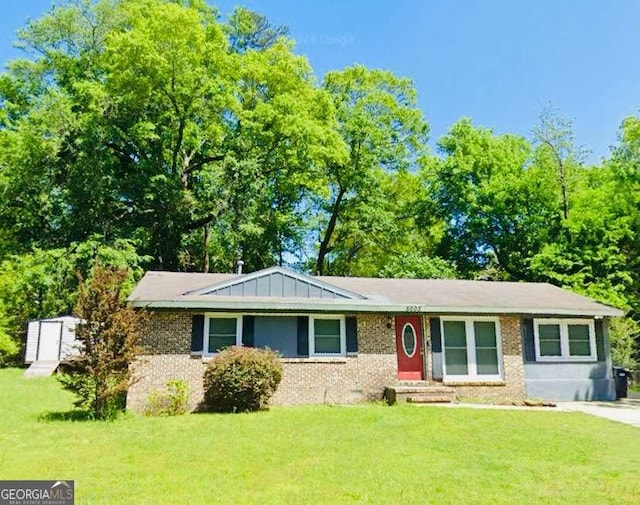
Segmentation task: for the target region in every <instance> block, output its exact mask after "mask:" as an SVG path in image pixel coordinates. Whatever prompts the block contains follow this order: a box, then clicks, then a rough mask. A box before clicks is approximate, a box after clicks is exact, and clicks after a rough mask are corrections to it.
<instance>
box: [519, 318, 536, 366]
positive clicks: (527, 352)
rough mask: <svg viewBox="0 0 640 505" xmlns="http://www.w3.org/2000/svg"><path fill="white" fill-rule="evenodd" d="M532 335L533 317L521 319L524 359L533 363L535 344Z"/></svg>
mask: <svg viewBox="0 0 640 505" xmlns="http://www.w3.org/2000/svg"><path fill="white" fill-rule="evenodd" d="M534 338H535V337H534V335H533V319H530V318H526V319H523V320H522V340H523V346H524V361H525V362H530V363H533V362H535V360H536V344H535V341H534Z"/></svg>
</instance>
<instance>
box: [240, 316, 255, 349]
mask: <svg viewBox="0 0 640 505" xmlns="http://www.w3.org/2000/svg"><path fill="white" fill-rule="evenodd" d="M254 321H255V317H254V316H242V345H243V346H245V347H253V333H254V332H253V328H254V324H253V323H254Z"/></svg>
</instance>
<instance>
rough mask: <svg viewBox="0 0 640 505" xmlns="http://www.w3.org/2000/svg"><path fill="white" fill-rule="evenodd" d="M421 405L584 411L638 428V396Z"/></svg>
mask: <svg viewBox="0 0 640 505" xmlns="http://www.w3.org/2000/svg"><path fill="white" fill-rule="evenodd" d="M416 405H421V406H423V405H424V406H437V407H450V408H472V409H504V410H512V409H518V410H529V411H532V410H538V411H544V412H584V413H585V414H590V415H592V416H598V417H604V418H606V419H610V420H612V421H617V422H619V423H624V424H630V425H631V426H635V427H637V428H640V398H623V399H621V400H618V401H615V402H556V407H520V406H511V405H491V404H486V403H425V404H416Z"/></svg>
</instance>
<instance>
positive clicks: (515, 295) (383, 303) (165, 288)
mask: <svg viewBox="0 0 640 505" xmlns="http://www.w3.org/2000/svg"><path fill="white" fill-rule="evenodd" d="M296 286H297V287H296ZM305 286H306V287H305ZM302 288H304V289H302ZM129 301H130V302H131V303H132V305H134V306H136V307H147V308H157V309H161V308H166V309H169V308H179V309H196V310H202V311H207V310H211V311H245V312H246V311H253V312H292V313H294V312H302V313H304V312H343V313H352V312H406V311H409V312H420V313H426V314H531V315H550V316H588V317H593V316H620V315H623V312H622V311H620V310H618V309H616V308H613V307H609V306H607V305H603V304H601V303H598V302H596V301H594V300H592V299H590V298H587V297H584V296H581V295H577V294H575V293H572V292H570V291H567V290H564V289H560V288H558V287H555V286H552V285H550V284H543V283H526V282H493V281H469V280H437V279H378V278H361V277H326V276H325V277H321V276H317V277H314V276H309V275H305V274H300V273H297V272H293V271H291V270H287V269H284V268H279V267H274V268H270V269H266V270H261V271H259V272H253V273H251V274H218V273H215V274H214V273H207V274H205V273H179V272H147V274H146V275H145V276H144V277H143V278H142V280H141V281H140V282H139V283H138V285H137V286H136V288H135V290H134V291H133V293H132V294H131V296H130V297H129Z"/></svg>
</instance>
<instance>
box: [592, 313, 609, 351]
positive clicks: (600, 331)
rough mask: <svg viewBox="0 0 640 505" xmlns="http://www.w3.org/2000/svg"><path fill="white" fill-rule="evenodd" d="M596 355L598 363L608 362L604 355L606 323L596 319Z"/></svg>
mask: <svg viewBox="0 0 640 505" xmlns="http://www.w3.org/2000/svg"><path fill="white" fill-rule="evenodd" d="M595 327H596V328H595V329H596V353H597V358H598V361H606V359H607V357H606V356H605V354H604V323H603V322H602V319H596V324H595Z"/></svg>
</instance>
